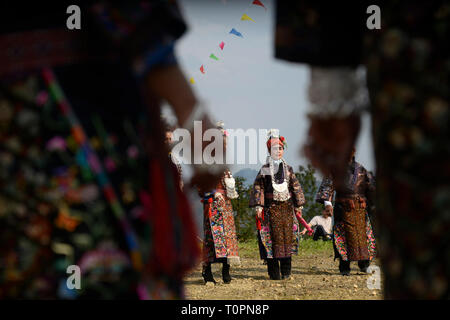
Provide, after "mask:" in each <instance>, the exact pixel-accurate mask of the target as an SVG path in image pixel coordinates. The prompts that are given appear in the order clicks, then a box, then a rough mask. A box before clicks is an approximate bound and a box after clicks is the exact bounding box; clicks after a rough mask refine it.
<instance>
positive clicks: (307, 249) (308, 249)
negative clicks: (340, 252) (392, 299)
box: [185, 239, 382, 300]
mask: <svg viewBox="0 0 450 320" xmlns="http://www.w3.org/2000/svg"><path fill="white" fill-rule="evenodd" d="M239 249H240V252H239V254H240V257H241V264H240V265H238V266H232V269H231V276H232V278H233V281H232V282H231V283H230V284H224V283H223V281H222V278H221V265H220V264H213V274H214V278H215V279H216V281H217V284H216V285H212V284H208V285H205V284H204V282H203V279H202V277H201V266H198V267H197V268H196V269H195V270H194V272H192V273H191V274H190V275H189V276H188V277H187V278H186V279H185V286H186V296H187V298H188V299H193V300H203V299H221V300H233V299H244V300H247V299H248V300H252V299H263V300H265V299H268V300H276V299H287V300H310V299H317V300H326V299H333V300H341V299H355V300H373V299H382V294H381V290H371V289H368V287H367V279H368V277H369V276H370V275H367V274H364V273H361V272H359V269H358V267H357V265H356V263H352V264H351V268H352V272H351V275H350V276H349V277H343V276H341V275H340V274H339V271H338V262H337V260H336V261H334V259H333V258H334V253H333V245H332V243H331V241H327V242H324V241H321V240H319V241H312V240H311V239H305V240H302V241H300V245H299V254H298V255H297V256H293V258H292V277H291V279H289V280H279V281H273V280H269V277H268V275H267V266H266V265H264V264H263V262H262V261H261V260H260V259H259V251H258V244H257V242H256V240H251V241H246V242H241V243H239ZM373 264H377V262H376V261H375V262H374V263H373Z"/></svg>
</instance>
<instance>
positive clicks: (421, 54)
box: [275, 1, 450, 299]
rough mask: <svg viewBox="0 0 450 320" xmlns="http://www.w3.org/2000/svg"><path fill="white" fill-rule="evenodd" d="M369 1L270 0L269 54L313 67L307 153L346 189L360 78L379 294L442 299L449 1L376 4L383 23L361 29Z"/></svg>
mask: <svg viewBox="0 0 450 320" xmlns="http://www.w3.org/2000/svg"><path fill="white" fill-rule="evenodd" d="M372 4H377V2H376V1H375V2H365V1H361V2H358V3H357V4H356V3H355V4H353V3H352V4H345V5H344V4H342V2H336V3H331V2H328V1H327V2H325V1H278V2H277V13H276V16H277V27H276V37H275V41H276V44H275V46H276V56H277V57H278V58H281V59H285V60H289V61H293V62H299V63H307V64H309V65H311V81H310V88H309V99H310V102H311V110H310V114H309V118H310V120H311V123H310V130H309V135H310V136H309V138H310V141H309V143H308V145H307V146H306V148H305V153H306V155H307V156H308V157H309V158H310V160H311V162H312V163H313V165H315V166H317V167H319V168H320V169H321V170H322V172H323V173H324V174H325V175H327V176H328V175H329V174H331V175H332V176H333V179H334V182H335V186H336V188H337V189H345V177H346V174H345V173H346V168H347V163H346V161H347V159H348V158H349V156H350V153H351V146H353V145H354V143H355V140H356V137H357V134H358V131H359V121H360V114H361V112H362V110H363V109H364V108H365V106H366V105H367V103H368V99H367V92H366V89H365V88H366V85H365V78H367V88H368V91H369V96H370V102H371V114H372V127H373V139H374V146H375V156H376V170H377V171H376V177H377V188H376V190H377V192H376V193H377V195H376V208H377V213H376V225H375V226H376V230H377V236H378V237H379V240H378V243H379V252H380V255H381V260H382V270H383V274H384V293H385V298H387V299H393V298H394V299H395V298H402V299H404V298H410V299H436V298H447V299H448V298H449V297H450V286H449V283H450V256H449V254H450V233H449V232H448V230H450V214H449V208H450V148H449V145H450V144H449V141H448V137H449V101H450V94H449V87H450V83H449V73H450V67H449V66H450V64H449V63H450V55H449V43H450V42H449V41H448V39H449V38H450V34H449V30H450V7H449V4H448V2H446V1H427V2H420V3H419V2H411V1H389V2H388V1H386V2H380V3H378V4H379V8H380V15H381V25H380V26H381V29H372V30H369V29H368V27H367V25H366V22H367V19H368V18H369V17H370V16H371V13H367V12H366V10H367V8H368V7H369V5H372ZM372 13H373V11H372ZM361 65H365V67H366V69H367V70H366V72H367V77H365V76H364V70H363V69H360V68H358V67H359V66H361Z"/></svg>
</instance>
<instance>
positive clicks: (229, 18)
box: [176, 0, 374, 171]
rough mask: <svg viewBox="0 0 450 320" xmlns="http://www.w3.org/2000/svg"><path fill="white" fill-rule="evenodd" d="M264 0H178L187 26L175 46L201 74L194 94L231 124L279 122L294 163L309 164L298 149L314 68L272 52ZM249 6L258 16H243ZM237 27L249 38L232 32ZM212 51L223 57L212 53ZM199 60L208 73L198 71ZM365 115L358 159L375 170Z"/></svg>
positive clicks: (190, 69)
mask: <svg viewBox="0 0 450 320" xmlns="http://www.w3.org/2000/svg"><path fill="white" fill-rule="evenodd" d="M262 2H263V3H264V5H265V6H266V8H267V10H264V8H261V7H259V6H255V5H252V4H251V3H252V0H203V1H198V0H179V5H180V7H181V9H182V11H183V14H184V18H185V20H186V22H187V24H188V27H189V30H188V32H187V33H186V34H185V35H184V36H183V37H182V39H181V40H180V41H178V43H177V46H176V53H177V57H178V61H179V64H180V66H181V67H182V69H183V71H184V72H185V74H186V76H187V77H188V78H190V77H191V76H192V77H194V79H195V81H196V83H195V84H194V85H193V88H194V90H195V93H196V95H197V96H198V97H200V98H201V99H203V100H205V101H206V103H207V105H208V108H209V110H210V112H211V113H212V114H213V116H214V118H215V119H216V120H223V121H224V122H225V125H226V127H228V128H234V129H237V128H242V129H244V130H246V129H248V128H255V129H259V128H266V129H269V128H278V129H279V130H280V134H281V135H283V136H285V137H286V138H287V142H288V149H287V151H286V153H285V158H286V160H287V162H288V163H289V164H291V165H292V166H293V167H294V168H296V167H297V166H298V165H299V164H303V165H305V164H306V163H307V161H306V159H305V158H304V157H302V156H301V155H300V154H299V148H300V146H301V145H302V144H303V143H304V142H305V134H306V130H307V120H306V110H307V99H306V86H307V83H308V77H309V68H308V67H307V66H306V65H302V64H293V63H288V62H284V61H282V60H276V59H275V58H274V54H273V51H274V50H273V36H274V20H275V19H274V10H275V8H274V2H273V1H269V0H262ZM244 13H245V14H247V15H248V16H250V17H251V18H252V19H253V20H254V21H255V22H252V21H241V20H240V18H241V16H242V14H244ZM232 28H235V29H237V30H238V31H239V32H241V33H242V34H243V36H244V38H240V37H236V36H234V35H231V34H229V31H230V30H231V29H232ZM221 41H224V42H225V47H224V50H223V51H222V50H221V49H220V48H219V43H220V42H221ZM211 53H213V54H215V55H216V56H217V57H218V58H219V61H215V60H212V59H210V58H209V56H210V54H211ZM202 64H203V65H204V67H205V71H206V74H204V75H203V74H201V73H200V71H199V68H200V66H201V65H202ZM363 120H364V121H363V130H362V132H361V134H360V137H359V141H358V145H357V161H359V162H361V163H362V164H363V165H364V166H365V167H366V168H367V169H369V170H374V159H373V152H372V141H371V135H370V118H369V116H365V118H364V119H363ZM259 166H260V165H254V166H252V165H243V166H235V167H234V168H232V169H233V171H236V170H239V169H241V168H244V167H249V168H253V169H259Z"/></svg>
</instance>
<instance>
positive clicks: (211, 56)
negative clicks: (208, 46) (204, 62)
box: [209, 53, 219, 60]
mask: <svg viewBox="0 0 450 320" xmlns="http://www.w3.org/2000/svg"><path fill="white" fill-rule="evenodd" d="M209 57H210V58H211V59H214V60H219V58H217V57H216V56H215V55H214V54H212V53H211V55H210V56H209Z"/></svg>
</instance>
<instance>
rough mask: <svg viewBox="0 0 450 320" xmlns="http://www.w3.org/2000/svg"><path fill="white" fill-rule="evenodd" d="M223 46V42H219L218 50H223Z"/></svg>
mask: <svg viewBox="0 0 450 320" xmlns="http://www.w3.org/2000/svg"><path fill="white" fill-rule="evenodd" d="M224 46H225V42H223V41H222V42H221V43H220V44H219V47H220V49H222V50H223V47H224Z"/></svg>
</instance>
